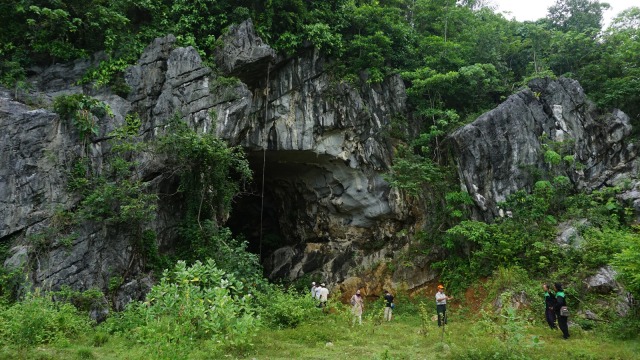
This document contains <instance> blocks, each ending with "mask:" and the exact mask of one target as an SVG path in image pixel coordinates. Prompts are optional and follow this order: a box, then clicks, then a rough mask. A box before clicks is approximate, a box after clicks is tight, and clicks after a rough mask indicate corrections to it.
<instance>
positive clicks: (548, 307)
mask: <svg viewBox="0 0 640 360" xmlns="http://www.w3.org/2000/svg"><path fill="white" fill-rule="evenodd" d="M542 290H543V291H544V306H545V310H544V314H545V317H546V319H547V324H549V327H550V328H551V329H552V330H555V329H557V327H556V311H555V309H554V307H555V305H556V296H555V295H554V293H553V292H551V290H549V285H547V284H542Z"/></svg>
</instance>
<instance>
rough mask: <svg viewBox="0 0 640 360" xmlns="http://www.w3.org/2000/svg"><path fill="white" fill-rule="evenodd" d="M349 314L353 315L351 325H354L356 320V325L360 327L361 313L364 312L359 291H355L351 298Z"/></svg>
mask: <svg viewBox="0 0 640 360" xmlns="http://www.w3.org/2000/svg"><path fill="white" fill-rule="evenodd" d="M351 306H352V307H351V312H352V313H353V323H354V324H355V323H356V319H357V320H358V323H359V324H360V325H362V312H363V311H364V299H363V298H362V295H361V294H360V290H357V291H356V293H355V294H354V295H353V296H352V297H351Z"/></svg>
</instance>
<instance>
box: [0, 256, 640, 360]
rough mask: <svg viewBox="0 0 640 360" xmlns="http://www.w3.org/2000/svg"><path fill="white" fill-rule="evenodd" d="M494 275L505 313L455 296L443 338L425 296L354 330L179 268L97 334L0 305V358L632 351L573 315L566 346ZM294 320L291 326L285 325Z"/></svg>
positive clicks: (301, 301)
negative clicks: (389, 319)
mask: <svg viewBox="0 0 640 360" xmlns="http://www.w3.org/2000/svg"><path fill="white" fill-rule="evenodd" d="M516 272H517V271H516ZM506 273H509V272H508V271H507V272H506ZM501 276H503V279H502V280H500V281H497V282H494V283H488V284H486V286H487V287H488V288H489V289H493V290H491V291H495V290H499V293H498V294H499V297H500V299H502V303H503V304H505V305H503V306H502V307H501V308H500V310H499V311H498V312H494V311H493V310H492V309H493V305H492V304H491V303H490V302H486V303H483V302H481V303H474V302H473V301H470V300H468V299H465V298H464V297H463V298H461V299H460V300H453V301H451V303H452V304H450V305H449V310H448V319H449V321H448V324H447V325H446V327H445V328H444V331H443V329H442V328H438V326H437V324H436V322H435V320H434V319H433V315H435V309H434V305H433V299H432V297H431V296H429V297H426V298H423V297H415V298H413V299H412V298H409V297H406V296H402V294H398V295H400V296H398V301H397V308H396V311H395V313H394V319H393V321H392V322H383V321H382V307H383V302H381V301H373V300H372V301H368V302H367V303H366V310H365V313H364V316H363V325H354V324H353V323H352V319H351V313H350V308H349V307H348V306H343V305H342V304H339V303H330V312H329V314H323V313H322V312H321V310H320V309H318V308H316V307H314V304H313V302H312V301H310V300H309V299H310V297H309V296H308V294H306V293H305V294H302V295H298V294H296V293H294V292H291V291H283V290H282V289H278V288H271V290H269V291H268V292H265V293H263V294H264V295H266V296H267V297H268V298H272V299H274V301H273V302H263V301H261V300H260V299H256V298H254V297H253V296H249V294H248V293H245V292H243V291H241V290H238V289H242V288H245V286H244V285H243V284H241V283H239V282H238V279H236V278H234V277H233V276H229V274H226V273H225V272H223V271H221V270H218V269H216V268H215V264H213V262H208V263H207V264H202V263H196V264H194V266H192V267H186V266H185V265H184V263H180V264H178V265H177V266H176V267H175V268H174V269H173V270H172V271H166V272H165V273H164V276H163V278H162V280H161V281H160V282H159V283H158V284H157V285H156V286H155V287H154V288H153V290H152V291H151V292H150V293H149V294H148V296H147V299H146V300H145V301H144V302H139V303H138V302H136V303H132V304H131V306H129V307H128V308H127V310H125V311H124V312H123V313H120V314H118V315H117V316H114V317H111V318H109V319H108V321H107V322H105V323H102V324H100V325H97V326H96V325H94V327H89V323H88V322H87V321H86V320H83V319H85V318H84V317H83V316H81V315H80V314H78V313H77V312H76V310H75V309H74V308H73V307H71V306H70V305H63V304H53V303H52V302H51V301H50V300H49V298H45V297H39V296H34V297H32V298H30V299H29V300H26V301H25V302H22V303H19V304H16V305H14V306H12V307H9V308H3V309H0V318H1V319H2V320H3V321H2V322H0V334H2V335H3V336H2V337H0V346H1V347H0V357H1V358H24V359H27V358H28V359H31V358H39V359H53V358H55V359H78V358H89V359H120V358H123V357H126V358H128V359H147V358H148V356H149V354H151V353H153V354H154V357H155V358H158V359H211V358H235V359H251V358H267V359H291V358H296V359H297V358H301V359H307V358H308V359H334V358H352V357H363V358H367V359H423V358H427V359H429V358H434V357H435V356H436V354H437V357H438V358H444V359H487V358H494V359H564V358H566V354H567V353H570V354H572V356H573V358H580V359H582V358H584V359H621V360H624V359H634V358H635V357H636V354H637V352H638V351H639V350H640V339H638V338H637V333H635V334H634V335H633V336H635V337H633V336H632V338H631V340H621V338H620V336H621V335H623V334H620V333H619V332H618V331H619V330H620V329H621V326H622V324H618V323H601V322H600V323H589V322H588V321H587V320H585V319H581V318H574V319H573V321H574V324H573V325H572V326H571V328H570V331H571V339H570V340H569V341H565V340H563V339H562V338H561V335H560V333H559V331H558V330H556V331H553V330H550V329H548V327H547V325H546V323H545V322H544V319H543V318H542V316H543V314H542V310H541V309H538V308H539V307H540V306H535V305H534V306H533V308H531V309H529V308H524V309H523V308H520V309H517V308H516V307H515V306H512V305H510V299H511V298H512V296H513V294H515V293H520V292H521V291H522V289H524V293H525V294H526V296H531V298H530V301H531V302H532V303H533V304H537V303H538V302H540V301H541V298H538V297H539V296H541V294H539V293H538V292H537V290H533V292H529V289H528V288H527V286H526V285H525V286H523V284H518V283H516V282H515V281H517V280H518V278H517V276H516V278H513V277H512V276H511V275H505V274H503V275H501ZM504 276H506V278H504ZM507 278H510V279H511V281H507V282H505V281H504V280H506V279H507ZM478 306H480V310H478V311H476V312H472V311H471V308H477V307H478ZM285 308H286V309H287V310H286V311H280V310H283V309H285ZM538 310H539V311H538ZM289 312H294V313H295V314H297V315H295V314H288V313H289ZM257 313H262V314H270V317H269V318H262V317H257V316H255V314H257ZM302 313H304V314H305V315H304V316H302V317H299V318H298V320H297V321H295V324H294V323H291V322H290V321H291V320H293V319H294V318H297V317H298V315H299V314H302ZM627 334H628V333H627ZM34 345H37V346H34ZM559 348H561V349H562V351H561V352H559V351H558V349H559Z"/></svg>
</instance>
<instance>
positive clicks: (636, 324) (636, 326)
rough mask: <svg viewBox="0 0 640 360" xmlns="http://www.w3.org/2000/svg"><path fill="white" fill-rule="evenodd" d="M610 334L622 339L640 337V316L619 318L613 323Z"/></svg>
mask: <svg viewBox="0 0 640 360" xmlns="http://www.w3.org/2000/svg"><path fill="white" fill-rule="evenodd" d="M609 334H610V336H611V337H613V338H615V339H620V340H633V339H636V340H637V339H640V318H638V317H637V316H636V317H625V318H619V319H618V320H617V321H615V322H613V323H612V324H611V326H610V331H609Z"/></svg>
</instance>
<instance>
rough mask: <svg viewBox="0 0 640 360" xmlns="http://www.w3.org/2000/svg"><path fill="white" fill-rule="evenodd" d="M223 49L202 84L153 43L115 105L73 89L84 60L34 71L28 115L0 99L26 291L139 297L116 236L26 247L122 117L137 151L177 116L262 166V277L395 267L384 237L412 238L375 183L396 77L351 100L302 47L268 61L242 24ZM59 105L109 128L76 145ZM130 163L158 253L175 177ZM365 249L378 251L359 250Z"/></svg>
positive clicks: (142, 280) (7, 227)
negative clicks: (265, 208) (378, 260)
mask: <svg viewBox="0 0 640 360" xmlns="http://www.w3.org/2000/svg"><path fill="white" fill-rule="evenodd" d="M223 43H224V44H225V45H224V46H223V47H222V48H221V49H222V51H221V52H220V53H219V54H218V55H217V60H216V61H217V62H218V64H220V65H219V69H218V70H217V71H216V72H214V71H212V69H210V68H209V67H207V66H205V65H204V64H203V61H202V59H201V58H200V56H199V55H198V53H197V51H195V49H193V48H189V47H187V48H180V47H177V46H176V45H175V38H174V37H173V36H167V37H164V38H159V39H156V40H155V41H154V42H153V43H152V44H150V45H149V47H148V48H147V49H146V50H145V51H144V53H143V55H142V56H141V58H140V60H139V61H138V63H137V64H136V65H135V66H132V67H131V68H130V69H129V70H128V71H127V72H126V75H125V80H126V82H127V84H128V85H129V86H130V88H131V92H130V93H129V95H128V97H127V98H126V99H125V98H122V97H120V96H117V95H114V94H112V93H110V92H109V91H108V90H104V89H103V90H100V91H99V92H96V91H94V90H92V89H90V88H88V87H81V86H76V85H73V84H75V83H76V81H77V80H78V79H79V78H80V76H82V74H83V70H82V69H85V70H86V69H87V68H88V67H89V66H90V65H91V62H85V63H83V62H76V63H73V64H67V65H56V66H55V67H54V68H48V69H39V70H37V75H36V76H35V77H34V78H32V79H31V80H32V84H34V90H33V91H32V92H31V94H30V96H31V97H32V98H38V99H40V103H39V104H36V105H35V109H32V108H30V107H29V106H27V105H25V104H24V103H21V102H19V101H16V100H15V99H13V98H12V96H11V94H10V93H9V92H8V91H3V92H2V96H1V97H0V129H2V130H3V132H2V135H1V136H2V138H0V139H1V140H2V148H3V152H2V154H3V155H2V158H1V161H0V193H2V194H3V197H2V201H3V203H2V205H3V206H2V209H0V215H1V216H0V219H1V222H0V239H1V240H2V241H3V242H5V241H6V242H11V243H12V244H15V245H17V246H15V247H14V248H12V250H11V253H10V258H9V259H8V260H7V262H6V263H7V264H8V265H10V266H24V265H25V262H24V261H26V266H28V269H29V271H30V273H31V279H32V280H33V282H34V284H35V285H36V286H46V287H48V288H53V289H55V288H59V287H60V286H62V285H71V286H72V287H73V288H74V289H77V290H86V289H88V288H92V287H97V288H101V289H106V288H107V287H108V286H109V283H110V282H111V281H112V280H113V279H114V278H117V277H118V276H122V277H124V279H123V280H124V282H123V285H122V286H121V287H120V291H119V292H118V293H117V294H114V299H115V300H116V302H117V304H116V305H117V307H121V306H123V305H124V304H125V303H126V302H128V301H129V300H131V299H135V298H140V297H141V296H143V295H144V293H145V291H146V290H147V289H148V286H149V285H150V283H151V278H150V274H149V273H148V272H147V271H146V270H145V264H144V260H143V259H141V258H139V257H138V256H137V255H136V252H135V249H134V248H133V246H132V242H131V240H132V239H131V234H129V233H127V232H126V231H125V230H124V229H121V228H118V227H114V226H108V225H106V224H85V225H83V227H82V228H81V229H75V231H76V232H77V233H76V234H74V237H73V240H72V241H71V243H69V241H68V239H67V241H66V242H65V243H61V242H59V241H53V242H49V243H46V244H43V245H44V247H39V246H36V244H34V242H33V238H34V237H30V236H29V235H31V234H38V236H41V234H43V233H46V230H47V229H49V228H51V227H52V226H53V224H52V223H53V222H55V221H57V219H58V218H57V217H56V216H57V215H56V214H60V211H64V210H70V209H73V208H74V207H76V206H77V205H78V201H79V200H80V199H79V198H78V196H77V195H75V194H74V193H73V192H72V191H70V190H69V189H68V188H67V182H68V174H69V171H70V169H71V168H72V166H73V161H74V160H75V159H77V158H78V157H79V156H87V157H88V159H89V161H90V166H91V167H92V169H94V170H95V171H97V172H100V171H101V167H102V164H103V162H104V161H105V157H106V156H109V153H110V145H109V142H108V141H107V140H108V134H109V132H110V131H112V130H113V129H115V128H116V127H118V126H119V125H121V124H122V123H123V121H124V118H125V116H126V115H127V114H129V113H133V112H135V113H137V114H139V115H140V117H141V119H142V129H141V131H142V134H143V135H144V137H145V138H146V139H148V140H151V139H153V138H155V137H157V136H158V135H159V134H162V133H163V131H164V126H165V125H166V124H167V122H168V121H170V120H171V119H173V118H175V117H178V118H182V119H185V120H186V121H187V122H188V123H189V124H190V125H191V126H192V127H193V128H194V129H196V130H197V131H200V132H207V133H208V132H215V133H216V134H217V135H218V136H220V137H221V138H224V139H225V140H227V141H228V142H229V144H231V145H240V146H242V147H244V148H245V149H246V150H247V151H248V152H249V156H250V157H252V158H255V159H263V160H262V161H263V163H262V164H261V165H262V166H264V168H265V169H267V170H266V172H265V175H267V177H266V180H265V187H266V188H267V190H266V191H267V192H268V195H269V198H270V206H271V207H270V209H272V210H273V211H274V215H273V218H274V219H276V221H277V222H278V227H279V228H280V229H281V233H282V237H283V238H284V239H285V240H286V244H287V245H286V246H285V247H283V248H281V249H279V250H276V251H274V254H273V255H272V256H271V255H270V254H267V256H265V257H264V260H265V264H266V267H267V268H268V269H269V275H271V276H278V277H288V278H292V279H293V278H297V277H299V276H302V275H304V274H309V273H315V274H317V275H318V276H320V277H322V278H323V279H325V281H327V282H329V283H336V282H339V281H341V280H343V279H344V278H345V277H347V276H348V275H349V274H350V272H353V271H354V266H355V265H357V263H358V261H359V260H358V259H359V256H360V255H362V254H365V253H366V254H370V255H369V256H375V255H371V254H374V253H378V254H386V255H385V256H388V257H392V256H393V251H391V250H390V249H392V248H397V247H399V246H401V245H398V244H397V243H396V240H397V239H398V236H397V235H396V234H397V233H398V231H399V230H400V229H403V228H405V227H407V226H409V227H410V226H412V224H411V223H410V221H407V219H408V218H409V215H408V210H407V209H406V206H405V205H404V202H403V199H402V197H401V196H400V194H398V193H397V192H395V191H392V190H391V189H390V188H389V186H388V184H387V183H386V182H385V181H384V180H383V178H382V177H381V174H382V171H384V170H385V169H387V168H388V167H389V165H390V161H391V147H390V144H389V143H388V140H387V137H386V136H385V131H387V130H388V128H389V125H390V121H391V118H392V117H393V116H395V115H397V114H401V113H402V111H403V110H404V101H405V92H404V86H403V83H402V81H401V79H400V78H399V77H391V78H389V79H387V80H385V82H384V83H382V84H378V85H375V86H368V85H365V86H362V87H361V88H354V87H353V86H351V85H348V84H344V83H341V82H340V81H339V79H334V78H332V77H331V76H330V75H329V73H328V71H327V69H326V67H327V62H326V59H324V58H322V57H321V56H319V54H318V53H317V52H315V51H313V50H312V49H309V50H308V51H307V52H305V53H304V54H301V55H300V56H298V57H294V58H277V57H276V56H275V52H274V51H273V50H271V49H270V48H268V46H266V45H264V44H263V43H262V42H261V41H260V40H259V38H257V37H256V36H255V34H254V32H253V30H252V25H251V23H250V22H246V23H243V24H241V25H239V26H237V27H235V28H233V29H231V31H230V33H229V35H227V37H225V38H224V39H223ZM225 64H226V65H225ZM65 69H66V70H72V69H77V71H75V70H74V71H65ZM56 74H57V75H56ZM63 75H64V76H63ZM64 84H67V85H64ZM70 93H85V94H88V95H92V96H95V97H96V98H98V99H99V100H102V101H104V102H105V103H107V104H108V105H109V106H110V108H111V109H112V110H113V113H114V116H113V117H109V116H107V117H105V118H103V119H96V121H98V122H99V124H100V130H99V135H97V136H94V137H92V138H91V141H90V144H88V147H85V146H84V145H83V144H82V141H81V139H80V138H79V136H78V134H77V132H76V131H75V130H74V129H73V128H72V126H71V125H70V124H68V123H66V122H65V121H62V120H61V119H60V117H59V116H58V115H57V114H55V113H53V112H52V111H51V110H47V109H51V101H52V100H53V98H54V97H55V96H57V95H60V94H70ZM85 149H88V150H85ZM133 160H135V161H136V162H137V163H138V164H140V166H138V167H137V169H136V174H135V175H136V176H137V177H138V178H139V179H142V180H143V181H144V183H145V184H146V187H147V189H148V190H149V191H150V192H152V193H153V192H156V193H158V194H159V197H158V202H157V204H156V205H157V208H158V210H157V213H156V217H155V219H154V220H153V221H151V222H149V223H147V224H145V226H144V227H145V229H148V230H153V231H154V232H155V233H156V234H157V242H158V245H159V246H160V248H161V249H164V250H166V251H170V248H171V244H172V242H173V241H175V239H176V236H177V235H176V225H177V224H178V223H179V221H180V219H181V211H180V205H179V204H180V199H179V198H176V197H171V196H165V195H163V194H172V193H175V190H176V187H177V182H176V179H175V178H171V177H170V176H167V171H166V168H165V165H164V164H163V162H162V161H163V159H162V158H158V157H155V156H154V155H153V154H152V153H142V154H140V155H139V157H138V158H137V159H133ZM256 161H258V162H256V167H257V168H259V166H258V165H260V164H259V160H256ZM265 162H266V163H265ZM401 240H402V241H401V243H402V242H406V238H403V239H401ZM372 242H373V243H376V244H379V245H376V248H375V249H371V248H368V247H367V244H370V243H372ZM25 254H26V255H25ZM25 259H26V260H25Z"/></svg>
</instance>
